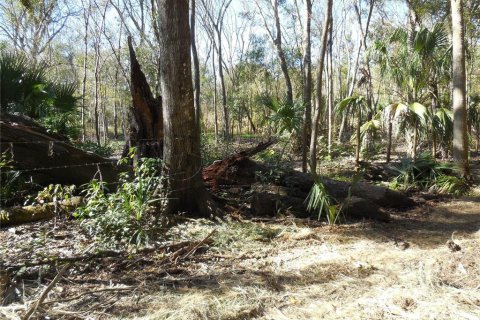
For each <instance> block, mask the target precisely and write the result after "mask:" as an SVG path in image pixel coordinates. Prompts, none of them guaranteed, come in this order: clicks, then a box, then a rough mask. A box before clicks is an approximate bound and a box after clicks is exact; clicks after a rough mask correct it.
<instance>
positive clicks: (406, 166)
mask: <svg viewBox="0 0 480 320" xmlns="http://www.w3.org/2000/svg"><path fill="white" fill-rule="evenodd" d="M392 169H393V170H394V171H395V172H397V173H398V176H397V177H395V178H394V179H393V181H392V182H391V183H390V187H391V188H393V189H400V190H403V191H410V190H429V191H431V192H438V193H443V194H454V195H464V194H466V193H468V191H469V190H470V186H469V184H468V182H467V181H466V180H465V179H463V178H461V177H459V176H458V173H457V170H456V168H455V166H454V165H452V164H449V163H440V162H437V161H436V160H435V159H433V157H432V156H431V155H430V154H428V153H423V154H421V155H420V156H419V157H418V158H417V159H412V158H407V157H404V158H402V159H401V160H400V164H399V165H397V166H394V167H392Z"/></svg>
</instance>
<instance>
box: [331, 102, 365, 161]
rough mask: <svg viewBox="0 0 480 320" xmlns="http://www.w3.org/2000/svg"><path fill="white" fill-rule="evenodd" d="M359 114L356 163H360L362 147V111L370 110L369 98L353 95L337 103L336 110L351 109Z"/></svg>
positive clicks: (341, 112)
mask: <svg viewBox="0 0 480 320" xmlns="http://www.w3.org/2000/svg"><path fill="white" fill-rule="evenodd" d="M349 107H350V109H351V110H352V112H355V113H356V115H357V126H356V131H355V141H356V148H355V163H356V164H357V165H358V164H359V163H360V149H361V126H362V111H363V110H368V103H367V99H365V97H364V96H351V97H347V98H345V99H343V100H342V101H340V102H339V103H338V104H337V105H336V107H335V108H336V111H337V112H338V113H340V114H343V113H345V112H347V110H348V109H349Z"/></svg>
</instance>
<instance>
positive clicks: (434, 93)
mask: <svg viewBox="0 0 480 320" xmlns="http://www.w3.org/2000/svg"><path fill="white" fill-rule="evenodd" d="M430 99H431V103H432V117H433V118H434V117H435V113H436V112H437V108H438V84H437V82H436V80H435V79H432V81H431V88H430ZM431 130H432V157H433V159H436V158H437V133H436V132H435V126H434V124H433V121H432V127H431Z"/></svg>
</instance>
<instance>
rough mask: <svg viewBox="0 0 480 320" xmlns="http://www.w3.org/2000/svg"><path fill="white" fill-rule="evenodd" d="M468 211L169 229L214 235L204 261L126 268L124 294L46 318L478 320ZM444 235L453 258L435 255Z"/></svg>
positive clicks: (73, 304) (476, 267) (91, 298)
mask: <svg viewBox="0 0 480 320" xmlns="http://www.w3.org/2000/svg"><path fill="white" fill-rule="evenodd" d="M478 213H480V212H479V209H478V202H467V201H454V202H452V203H449V204H437V207H436V208H431V209H429V208H427V207H425V208H421V209H416V210H414V211H411V212H408V213H406V214H402V216H399V215H397V217H396V221H395V222H393V223H390V224H376V223H357V224H352V225H346V226H336V227H330V226H321V225H319V224H318V223H317V224H314V227H308V226H307V225H303V226H301V225H300V224H299V223H298V221H295V220H284V221H283V222H282V223H278V222H277V223H269V224H267V223H251V222H247V223H240V222H229V223H220V224H219V223H212V222H207V221H194V222H190V223H186V224H184V225H181V226H179V227H178V228H176V229H174V230H172V237H173V234H175V237H176V239H175V241H182V240H185V239H192V238H193V239H197V240H198V239H202V238H204V237H205V236H206V235H207V234H209V233H210V232H211V231H212V230H213V229H216V230H217V231H218V232H217V233H216V235H215V236H214V238H213V239H212V241H213V244H212V245H211V246H210V247H209V249H208V250H207V251H202V252H199V253H197V254H196V255H195V256H192V257H191V259H189V260H188V261H184V262H181V263H179V265H177V266H175V268H171V269H170V270H162V269H161V268H162V267H161V266H157V265H155V263H153V264H151V265H146V266H142V267H141V268H139V269H138V270H137V269H136V268H137V267H138V266H137V265H134V266H133V267H131V268H127V269H125V270H124V271H123V273H122V275H121V276H116V277H115V279H114V280H115V281H117V282H118V281H120V280H122V279H123V280H125V279H130V282H133V283H130V285H131V286H132V287H135V289H134V290H130V291H128V290H126V291H104V292H99V293H96V294H94V295H92V294H86V295H84V296H82V298H81V299H78V300H75V301H66V302H63V303H54V304H52V305H49V306H48V308H45V309H46V314H49V315H50V316H52V317H54V318H56V319H72V318H86V317H87V316H90V317H92V318H93V319H110V318H114V319H124V318H130V319H173V320H177V319H480V259H479V256H480V232H478V230H479V228H480V215H479V214H478ZM454 230H456V231H457V232H455V233H454V235H453V240H454V241H455V242H456V243H457V244H459V245H460V247H461V250H460V251H458V252H451V251H450V250H449V248H448V247H447V245H446V241H447V240H449V239H451V238H452V232H453V231H454ZM140 266H141V265H140ZM93 276H95V277H97V278H98V279H108V277H109V276H110V275H109V274H108V272H105V273H100V274H94V275H92V277H93ZM119 277H120V278H119ZM89 286H90V287H88V288H89V289H88V290H96V289H99V286H96V287H94V288H91V286H92V285H91V284H89ZM104 286H108V285H107V284H104ZM61 287H62V288H63V290H64V291H66V292H68V294H67V295H66V294H65V292H63V293H60V292H54V293H53V294H52V296H51V297H50V299H51V300H54V299H55V298H56V297H55V295H57V296H72V295H73V296H75V295H77V294H78V293H79V292H85V291H86V290H87V285H84V286H82V285H79V284H77V285H75V286H70V287H69V286H68V283H63V284H62V285H61ZM74 292H75V294H74ZM10 308H11V307H10ZM9 310H10V312H11V313H10V315H9V316H12V314H16V313H15V312H14V313H12V309H8V308H0V318H1V317H2V312H3V315H4V316H6V315H7V313H6V312H7V311H9ZM12 318H13V317H12Z"/></svg>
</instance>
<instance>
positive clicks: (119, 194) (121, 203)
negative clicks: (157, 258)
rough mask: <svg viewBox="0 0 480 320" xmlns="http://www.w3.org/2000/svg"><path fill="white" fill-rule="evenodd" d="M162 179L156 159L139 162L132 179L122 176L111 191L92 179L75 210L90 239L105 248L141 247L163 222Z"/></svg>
mask: <svg viewBox="0 0 480 320" xmlns="http://www.w3.org/2000/svg"><path fill="white" fill-rule="evenodd" d="M165 183H166V181H165V179H164V177H163V176H162V164H161V162H160V160H158V159H149V158H145V159H141V160H140V161H139V163H138V165H137V166H136V167H135V169H134V172H133V177H130V175H129V174H128V173H126V174H122V175H121V177H120V181H119V186H118V188H117V190H116V191H115V192H111V193H108V191H107V189H106V188H107V186H106V184H105V183H103V182H101V181H98V180H92V181H91V182H90V183H89V184H88V186H87V187H86V189H85V205H84V206H82V207H80V208H78V209H77V210H76V211H75V214H74V215H75V216H76V217H78V218H80V219H82V225H83V227H84V228H85V230H86V231H87V232H88V233H89V234H90V235H92V236H94V237H96V238H97V239H98V240H99V241H100V242H101V243H103V244H105V245H107V246H115V245H125V244H130V243H134V244H136V245H137V246H145V245H148V244H149V241H150V239H151V237H152V235H154V234H155V233H156V232H157V231H158V230H159V228H161V227H163V226H164V224H165V223H166V221H165V219H162V218H163V217H162V216H161V214H160V209H161V206H162V199H165V194H166V188H165Z"/></svg>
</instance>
